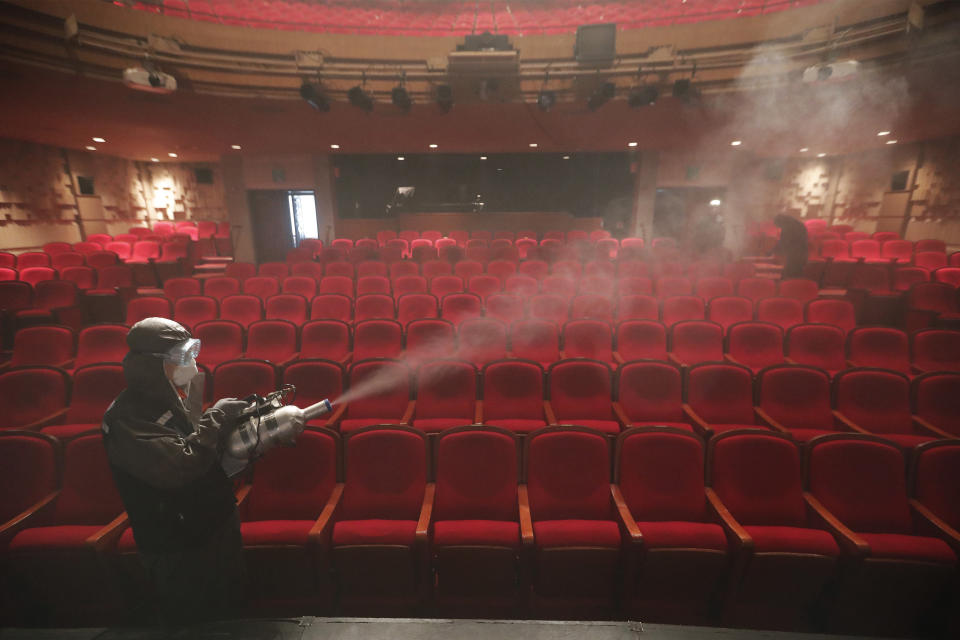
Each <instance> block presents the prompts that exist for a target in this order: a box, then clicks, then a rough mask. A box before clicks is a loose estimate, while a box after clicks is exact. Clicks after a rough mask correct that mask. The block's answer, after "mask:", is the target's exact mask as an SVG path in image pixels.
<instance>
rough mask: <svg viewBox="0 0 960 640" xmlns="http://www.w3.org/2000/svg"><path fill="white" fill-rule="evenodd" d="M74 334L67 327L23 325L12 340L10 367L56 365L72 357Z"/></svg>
mask: <svg viewBox="0 0 960 640" xmlns="http://www.w3.org/2000/svg"><path fill="white" fill-rule="evenodd" d="M73 346H74V335H73V331H72V330H71V329H69V328H68V327H57V326H38V327H25V328H23V329H20V330H19V331H17V333H16V335H15V336H14V341H13V355H12V356H11V358H10V360H8V361H7V364H8V366H10V367H24V366H33V365H48V366H57V365H60V364H62V363H64V362H66V361H67V360H70V359H72V358H73Z"/></svg>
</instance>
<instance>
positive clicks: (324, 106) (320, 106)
mask: <svg viewBox="0 0 960 640" xmlns="http://www.w3.org/2000/svg"><path fill="white" fill-rule="evenodd" d="M300 97H301V98H303V99H304V100H305V101H306V103H307V104H308V105H310V106H311V107H313V108H314V109H316V110H317V111H330V101H329V100H327V96H325V95H324V94H323V91H321V90H320V87H318V86H317V85H315V84H310V83H309V82H304V83H303V84H302V85H300Z"/></svg>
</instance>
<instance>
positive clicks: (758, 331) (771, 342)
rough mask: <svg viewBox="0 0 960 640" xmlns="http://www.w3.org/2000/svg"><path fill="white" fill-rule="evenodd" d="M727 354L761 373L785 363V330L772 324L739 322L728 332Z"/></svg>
mask: <svg viewBox="0 0 960 640" xmlns="http://www.w3.org/2000/svg"><path fill="white" fill-rule="evenodd" d="M726 352H727V353H728V354H729V355H730V356H731V357H733V358H734V359H735V360H736V361H737V362H739V363H740V364H744V365H746V366H747V367H749V368H750V369H752V370H753V371H759V370H760V369H763V368H764V367H769V366H771V365H775V364H781V363H782V362H783V329H781V328H780V327H779V326H778V325H775V324H773V323H770V322H738V323H737V324H735V325H733V326H731V327H730V328H729V329H728V330H727V338H726Z"/></svg>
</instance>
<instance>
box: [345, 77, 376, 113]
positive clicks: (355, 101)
mask: <svg viewBox="0 0 960 640" xmlns="http://www.w3.org/2000/svg"><path fill="white" fill-rule="evenodd" d="M347 100H348V101H349V102H350V104H352V105H353V106H355V107H357V108H358V109H362V110H363V111H366V112H368V113H369V112H370V111H373V96H371V95H370V94H369V93H367V92H366V91H364V90H363V87H361V86H360V85H359V84H358V85H357V86H355V87H353V88H352V89H350V90H349V91H347Z"/></svg>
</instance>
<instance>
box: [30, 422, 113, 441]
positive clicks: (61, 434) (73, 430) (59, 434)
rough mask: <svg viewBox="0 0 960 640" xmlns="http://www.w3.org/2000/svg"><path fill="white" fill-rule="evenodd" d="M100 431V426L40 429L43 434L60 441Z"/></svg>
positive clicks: (67, 425) (88, 425)
mask: <svg viewBox="0 0 960 640" xmlns="http://www.w3.org/2000/svg"><path fill="white" fill-rule="evenodd" d="M99 430H100V425H99V424H55V425H51V426H49V427H44V428H43V429H40V431H41V433H45V434H47V435H48V436H53V437H54V438H57V439H58V440H70V439H72V438H76V437H77V436H79V435H81V434H84V433H89V432H91V431H99Z"/></svg>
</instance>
